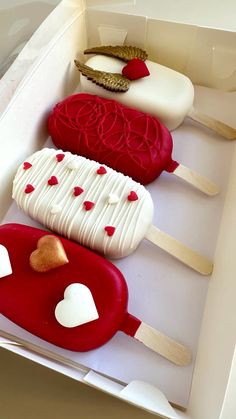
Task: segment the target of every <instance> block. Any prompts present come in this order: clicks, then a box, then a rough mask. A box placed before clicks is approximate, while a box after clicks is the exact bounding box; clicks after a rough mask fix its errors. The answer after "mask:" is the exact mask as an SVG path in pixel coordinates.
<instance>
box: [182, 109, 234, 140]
mask: <svg viewBox="0 0 236 419" xmlns="http://www.w3.org/2000/svg"><path fill="white" fill-rule="evenodd" d="M188 117H189V118H191V119H193V120H194V121H196V122H199V123H200V124H202V125H204V126H205V127H207V128H210V129H211V130H213V131H215V132H217V134H220V135H222V136H223V137H224V138H226V139H227V140H234V139H235V138H236V129H235V128H232V127H230V126H229V125H226V124H224V123H223V122H220V121H217V119H214V118H212V117H210V116H208V115H205V114H203V113H201V112H199V111H197V110H196V109H194V108H192V109H191V110H190V111H189V113H188Z"/></svg>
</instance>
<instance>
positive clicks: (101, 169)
mask: <svg viewBox="0 0 236 419" xmlns="http://www.w3.org/2000/svg"><path fill="white" fill-rule="evenodd" d="M105 173H107V171H106V169H105V167H103V166H100V167H99V169H98V170H97V174H98V175H105Z"/></svg>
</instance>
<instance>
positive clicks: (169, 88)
mask: <svg viewBox="0 0 236 419" xmlns="http://www.w3.org/2000/svg"><path fill="white" fill-rule="evenodd" d="M145 64H146V66H147V68H148V70H149V73H150V75H149V76H147V77H143V78H140V79H138V80H132V81H131V83H130V86H129V89H128V90H127V91H126V92H122V93H120V92H119V93H118V92H112V91H109V90H106V89H104V88H103V87H101V86H98V85H97V84H95V83H93V82H92V81H91V80H88V79H87V78H86V77H85V76H83V75H82V74H81V79H80V80H81V82H80V84H81V91H82V92H87V93H91V94H95V95H98V96H102V97H105V98H108V99H115V100H117V101H118V102H121V103H123V104H124V105H127V106H130V107H133V108H136V109H139V110H141V111H143V112H146V113H148V114H151V115H154V116H156V117H157V118H158V119H159V120H160V121H161V122H162V123H163V124H164V125H166V127H167V128H168V129H169V130H170V131H172V130H174V129H175V128H177V127H178V126H179V125H180V124H181V123H182V121H183V119H184V118H185V117H186V116H188V117H190V118H191V119H193V120H194V121H197V122H199V123H200V124H201V125H204V126H206V127H207V128H210V129H211V130H213V131H215V132H217V133H218V134H220V135H222V136H223V137H225V138H227V139H229V140H232V139H235V138H236V130H235V129H234V128H232V127H230V126H228V125H226V124H224V123H223V122H221V121H218V120H215V119H214V118H211V117H210V116H208V115H205V114H202V113H201V112H199V111H198V110H196V109H194V107H193V100H194V88H193V85H192V82H191V81H190V79H189V78H188V77H186V76H185V75H184V74H181V73H179V72H177V71H175V70H172V69H170V68H168V67H165V66H163V65H160V64H157V63H154V62H152V61H149V60H146V61H145ZM86 65H87V66H89V67H91V68H92V69H95V70H101V71H105V72H109V73H119V74H122V69H123V67H124V66H125V65H126V63H125V62H123V61H121V60H120V59H117V58H114V57H109V56H106V55H99V53H98V55H94V56H93V57H91V58H89V59H88V60H87V61H86Z"/></svg>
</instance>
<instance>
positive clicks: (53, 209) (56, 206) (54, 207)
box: [51, 204, 61, 214]
mask: <svg viewBox="0 0 236 419" xmlns="http://www.w3.org/2000/svg"><path fill="white" fill-rule="evenodd" d="M59 212H61V205H59V204H54V205H52V206H51V214H58V213H59Z"/></svg>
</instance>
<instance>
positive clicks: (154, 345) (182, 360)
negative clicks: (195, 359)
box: [134, 322, 192, 366]
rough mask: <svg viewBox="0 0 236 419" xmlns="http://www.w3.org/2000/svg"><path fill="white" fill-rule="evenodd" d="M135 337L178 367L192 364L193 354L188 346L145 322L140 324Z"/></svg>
mask: <svg viewBox="0 0 236 419" xmlns="http://www.w3.org/2000/svg"><path fill="white" fill-rule="evenodd" d="M134 337H135V339H137V340H139V341H140V342H142V343H143V344H144V345H145V346H147V347H148V348H150V349H152V350H153V351H155V352H158V353H159V354H160V355H161V356H163V357H164V358H166V359H168V360H169V361H171V362H173V363H174V364H176V365H181V366H184V365H189V364H190V363H191V360H192V354H191V351H190V350H189V349H188V348H187V347H186V346H184V345H182V344H181V343H179V342H176V341H175V340H173V339H171V338H169V337H168V336H166V335H164V334H163V333H161V332H159V331H158V330H156V329H154V328H153V327H151V326H149V325H147V324H146V323H144V322H142V323H141V324H140V326H139V328H138V329H137V331H136V333H135V335H134Z"/></svg>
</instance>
